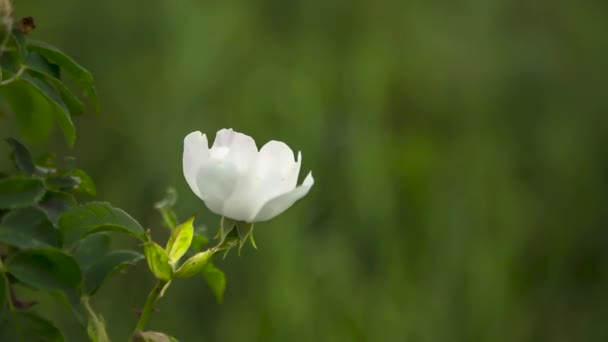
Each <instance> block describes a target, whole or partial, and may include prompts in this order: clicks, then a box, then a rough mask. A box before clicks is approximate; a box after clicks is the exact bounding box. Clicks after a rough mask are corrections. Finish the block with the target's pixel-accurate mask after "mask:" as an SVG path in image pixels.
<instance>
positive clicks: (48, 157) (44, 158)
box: [35, 153, 57, 170]
mask: <svg viewBox="0 0 608 342" xmlns="http://www.w3.org/2000/svg"><path fill="white" fill-rule="evenodd" d="M56 160H57V156H56V155H55V153H43V154H41V155H38V156H37V157H36V160H35V162H36V165H37V166H38V167H42V168H45V169H49V170H54V169H55V166H56Z"/></svg>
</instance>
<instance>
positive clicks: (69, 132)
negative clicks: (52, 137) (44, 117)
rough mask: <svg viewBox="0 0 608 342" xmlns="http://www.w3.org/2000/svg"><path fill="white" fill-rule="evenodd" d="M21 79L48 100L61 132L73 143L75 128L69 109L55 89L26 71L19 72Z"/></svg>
mask: <svg viewBox="0 0 608 342" xmlns="http://www.w3.org/2000/svg"><path fill="white" fill-rule="evenodd" d="M21 79H22V80H24V81H25V82H27V83H29V84H30V85H31V86H32V87H33V88H34V89H35V90H37V91H38V92H39V93H40V94H41V95H42V96H44V97H45V98H46V99H47V100H48V102H49V103H50V104H51V106H52V107H53V108H54V110H55V118H56V119H57V122H58V123H59V127H61V129H62V130H63V134H64V135H65V137H66V138H67V140H68V142H69V143H70V145H74V141H76V129H75V128H74V123H73V122H72V118H71V117H70V111H69V109H68V108H67V107H66V105H65V103H64V102H63V100H62V99H61V96H60V95H59V94H58V93H57V90H56V89H55V88H53V86H52V85H50V84H49V83H47V82H46V81H43V80H41V79H39V78H36V77H33V76H32V75H30V74H29V73H27V72H24V73H23V74H21Z"/></svg>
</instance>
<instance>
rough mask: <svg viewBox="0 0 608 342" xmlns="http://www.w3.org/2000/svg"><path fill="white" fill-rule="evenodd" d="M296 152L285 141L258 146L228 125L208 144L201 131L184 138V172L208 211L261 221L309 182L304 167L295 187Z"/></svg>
mask: <svg viewBox="0 0 608 342" xmlns="http://www.w3.org/2000/svg"><path fill="white" fill-rule="evenodd" d="M301 162H302V154H301V153H299V152H298V159H297V160H295V159H294V154H293V151H292V150H291V149H290V148H289V146H287V145H286V144H285V143H283V142H280V141H274V140H272V141H269V142H268V143H266V145H264V146H262V148H261V149H260V150H259V151H258V148H257V146H256V144H255V141H254V140H253V139H252V138H251V137H250V136H247V135H245V134H242V133H238V132H235V131H233V130H232V129H222V130H220V131H218V132H217V134H216V136H215V141H214V142H213V146H212V147H211V149H209V145H208V143H207V136H206V135H205V134H201V132H192V133H190V134H188V135H187V136H186V138H185V139H184V158H183V166H184V177H185V178H186V182H188V185H189V186H190V189H192V191H193V192H194V193H195V194H196V195H197V196H198V197H199V198H200V199H202V200H203V201H204V202H205V205H206V206H207V208H209V210H211V211H212V212H214V213H216V214H219V215H222V216H225V217H227V218H231V219H233V220H237V221H244V222H260V221H267V220H270V219H271V218H273V217H275V216H277V215H279V214H280V213H282V212H284V211H285V210H287V208H289V207H291V206H292V205H293V204H294V203H295V202H296V201H297V200H299V199H300V198H302V197H304V196H305V195H306V194H307V193H308V191H309V190H310V187H312V185H313V184H314V180H313V178H312V173H311V172H309V173H308V175H307V176H306V179H304V182H303V183H302V185H300V186H298V187H296V183H297V181H298V174H299V173H300V164H301Z"/></svg>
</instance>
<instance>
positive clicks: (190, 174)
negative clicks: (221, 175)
mask: <svg viewBox="0 0 608 342" xmlns="http://www.w3.org/2000/svg"><path fill="white" fill-rule="evenodd" d="M208 158H209V144H208V142H207V136H206V135H205V134H201V132H199V131H196V132H192V133H190V134H188V135H187V136H186V138H184V154H183V158H182V163H183V172H184V178H185V179H186V183H188V185H189V186H190V189H192V192H194V194H195V195H197V196H198V197H199V198H201V199H202V196H201V193H200V191H199V189H198V184H197V177H196V176H197V174H198V171H199V169H200V167H201V166H202V165H203V164H204V163H205V162H206V161H207V159H208Z"/></svg>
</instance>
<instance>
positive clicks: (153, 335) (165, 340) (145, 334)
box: [135, 331, 179, 342]
mask: <svg viewBox="0 0 608 342" xmlns="http://www.w3.org/2000/svg"><path fill="white" fill-rule="evenodd" d="M135 341H140V342H179V341H178V340H177V339H176V338H175V337H171V336H169V335H166V334H163V333H160V332H156V331H140V332H137V333H136V335H135Z"/></svg>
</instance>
